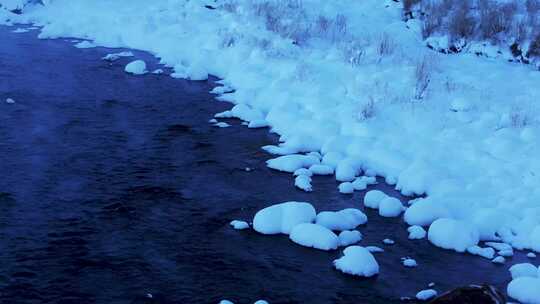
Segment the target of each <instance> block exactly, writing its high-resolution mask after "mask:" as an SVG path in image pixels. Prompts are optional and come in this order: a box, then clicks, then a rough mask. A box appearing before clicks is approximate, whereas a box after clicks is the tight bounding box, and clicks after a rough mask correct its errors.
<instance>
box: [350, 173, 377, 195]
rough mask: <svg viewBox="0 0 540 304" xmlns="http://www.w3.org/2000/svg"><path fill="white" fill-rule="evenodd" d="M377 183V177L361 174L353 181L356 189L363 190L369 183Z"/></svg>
mask: <svg viewBox="0 0 540 304" xmlns="http://www.w3.org/2000/svg"><path fill="white" fill-rule="evenodd" d="M376 183H377V180H376V179H375V177H371V176H369V177H368V176H361V177H357V178H356V179H355V180H354V181H353V183H352V184H353V187H354V190H356V191H362V190H365V189H366V188H367V186H368V185H373V184H376Z"/></svg>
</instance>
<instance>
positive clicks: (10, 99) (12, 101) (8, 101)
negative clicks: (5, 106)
mask: <svg viewBox="0 0 540 304" xmlns="http://www.w3.org/2000/svg"><path fill="white" fill-rule="evenodd" d="M6 103H9V104H14V103H15V100H14V99H13V98H7V99H6Z"/></svg>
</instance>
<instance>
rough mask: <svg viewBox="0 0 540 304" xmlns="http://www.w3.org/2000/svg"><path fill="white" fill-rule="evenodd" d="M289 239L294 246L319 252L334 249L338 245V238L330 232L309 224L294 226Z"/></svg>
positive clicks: (322, 227) (324, 228)
mask: <svg viewBox="0 0 540 304" xmlns="http://www.w3.org/2000/svg"><path fill="white" fill-rule="evenodd" d="M289 238H290V239H291V240H292V241H293V242H295V243H296V244H299V245H302V246H305V247H313V248H315V249H320V250H332V249H336V248H337V247H338V245H339V239H338V236H337V235H336V234H335V233H333V232H332V230H330V229H328V228H326V227H324V226H321V225H317V224H311V223H304V224H298V225H296V226H294V228H293V229H292V230H291V234H290V235H289Z"/></svg>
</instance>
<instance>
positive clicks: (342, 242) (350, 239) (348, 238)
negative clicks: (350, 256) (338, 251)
mask: <svg viewBox="0 0 540 304" xmlns="http://www.w3.org/2000/svg"><path fill="white" fill-rule="evenodd" d="M338 238H339V246H340V247H343V246H349V245H352V244H356V243H358V242H360V241H361V240H362V233H360V231H358V230H352V231H349V230H344V231H341V232H340V233H339V235H338Z"/></svg>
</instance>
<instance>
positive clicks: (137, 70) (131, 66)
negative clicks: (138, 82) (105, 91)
mask: <svg viewBox="0 0 540 304" xmlns="http://www.w3.org/2000/svg"><path fill="white" fill-rule="evenodd" d="M124 70H125V71H126V73H130V74H134V75H142V74H146V73H148V71H147V70H146V63H145V62H144V61H142V60H135V61H132V62H130V63H128V64H127V65H126V67H125V68H124Z"/></svg>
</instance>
